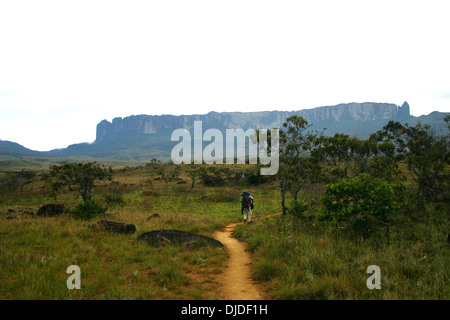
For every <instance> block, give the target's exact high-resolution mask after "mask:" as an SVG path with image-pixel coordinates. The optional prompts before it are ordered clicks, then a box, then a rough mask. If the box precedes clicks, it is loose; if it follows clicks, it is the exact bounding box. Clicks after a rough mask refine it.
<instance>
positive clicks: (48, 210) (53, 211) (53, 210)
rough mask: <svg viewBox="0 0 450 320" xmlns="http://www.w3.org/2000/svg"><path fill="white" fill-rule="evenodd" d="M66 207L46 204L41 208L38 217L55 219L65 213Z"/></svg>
mask: <svg viewBox="0 0 450 320" xmlns="http://www.w3.org/2000/svg"><path fill="white" fill-rule="evenodd" d="M64 208H65V207H64V205H63V204H58V203H50V204H46V205H44V206H42V207H40V208H39V210H38V211H37V213H36V215H38V216H47V217H53V216H58V215H60V214H63V213H64Z"/></svg>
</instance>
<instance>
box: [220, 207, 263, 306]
mask: <svg viewBox="0 0 450 320" xmlns="http://www.w3.org/2000/svg"><path fill="white" fill-rule="evenodd" d="M270 216H272V215H270ZM265 217H268V216H265ZM242 223H243V222H238V223H232V224H229V225H228V226H226V227H225V229H224V230H219V231H216V232H215V233H214V235H213V237H214V238H215V239H216V240H219V241H220V242H222V244H223V245H224V246H225V247H226V248H227V250H228V254H229V256H230V258H229V259H228V261H227V266H226V268H225V270H224V272H223V273H222V274H221V275H220V276H219V277H218V279H217V280H218V282H219V284H220V291H221V294H222V298H223V299H224V300H264V299H267V298H268V297H267V294H266V293H265V291H264V289H263V288H262V287H261V286H260V285H258V284H257V283H255V282H254V281H253V280H252V278H251V267H252V259H251V254H250V252H248V251H247V244H246V243H245V242H242V241H239V240H237V239H236V238H233V231H234V229H235V228H236V226H237V225H239V224H242Z"/></svg>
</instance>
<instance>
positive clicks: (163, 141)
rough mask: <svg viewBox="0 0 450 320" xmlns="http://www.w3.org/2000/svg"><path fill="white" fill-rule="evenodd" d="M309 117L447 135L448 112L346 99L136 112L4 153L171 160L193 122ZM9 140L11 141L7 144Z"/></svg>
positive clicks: (344, 129) (250, 125) (236, 123)
mask: <svg viewBox="0 0 450 320" xmlns="http://www.w3.org/2000/svg"><path fill="white" fill-rule="evenodd" d="M294 114H295V115H299V116H302V117H303V118H305V119H306V120H308V122H309V123H310V124H311V125H312V129H317V130H324V129H326V130H325V134H326V135H333V134H334V133H336V132H341V133H345V134H349V135H351V136H357V137H359V138H362V139H365V138H367V137H369V135H370V134H371V133H373V132H375V131H377V130H380V129H381V128H382V127H383V126H384V125H385V124H387V122H388V121H389V120H396V121H399V122H402V123H409V124H411V125H414V124H415V123H416V122H417V121H419V120H420V121H422V122H424V123H428V124H430V125H431V126H432V128H433V129H434V130H435V131H436V132H437V133H438V134H446V133H447V131H448V129H447V124H446V123H445V122H444V117H445V115H447V114H448V113H442V112H433V113H431V114H429V115H426V116H421V117H413V116H411V115H410V109H409V105H408V103H407V102H405V103H403V105H402V106H397V105H395V104H391V103H374V102H365V103H346V104H339V105H335V106H324V107H318V108H313V109H305V110H298V111H262V112H245V111H243V112H210V113H208V114H196V115H180V116H174V115H132V116H129V117H125V118H114V119H113V120H112V121H111V122H109V121H107V120H103V121H101V122H100V123H99V124H98V125H97V136H96V139H95V141H94V142H92V143H79V144H73V145H70V146H68V147H67V148H65V149H57V150H52V151H48V152H37V151H31V150H29V149H26V148H24V147H22V146H20V145H18V144H13V143H11V142H6V141H0V155H30V154H33V155H38V154H39V155H43V156H58V157H75V156H87V157H94V158H110V159H117V160H137V161H146V160H150V159H153V158H158V159H161V160H168V159H169V158H170V151H171V150H172V148H173V146H174V145H175V144H176V143H177V142H172V141H171V140H170V138H171V134H172V132H173V131H174V130H176V129H180V128H184V129H188V130H190V131H191V132H192V129H193V126H194V121H202V126H203V130H206V129H210V128H215V129H219V130H221V131H222V132H225V129H238V128H239V129H243V130H247V129H259V128H267V129H270V128H281V126H282V124H283V122H284V121H285V120H286V119H287V118H288V117H289V116H291V115H294ZM8 143H9V144H8Z"/></svg>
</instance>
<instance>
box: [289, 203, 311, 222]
mask: <svg viewBox="0 0 450 320" xmlns="http://www.w3.org/2000/svg"><path fill="white" fill-rule="evenodd" d="M308 207H309V206H308V204H307V203H306V202H304V201H298V200H294V201H292V203H291V206H290V207H289V213H290V214H292V215H293V216H295V217H298V218H301V217H303V215H304V213H305V211H306V210H308Z"/></svg>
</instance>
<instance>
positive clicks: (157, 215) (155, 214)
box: [147, 213, 161, 220]
mask: <svg viewBox="0 0 450 320" xmlns="http://www.w3.org/2000/svg"><path fill="white" fill-rule="evenodd" d="M155 218H161V216H160V215H159V214H157V213H154V214H152V215H151V216H150V217H148V218H147V220H152V219H155Z"/></svg>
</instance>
